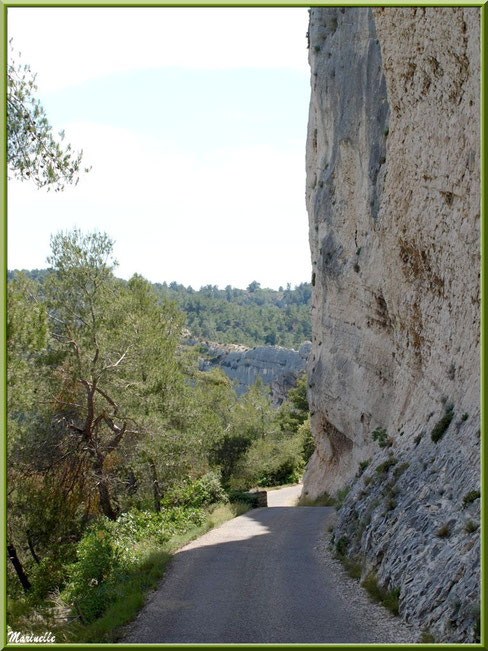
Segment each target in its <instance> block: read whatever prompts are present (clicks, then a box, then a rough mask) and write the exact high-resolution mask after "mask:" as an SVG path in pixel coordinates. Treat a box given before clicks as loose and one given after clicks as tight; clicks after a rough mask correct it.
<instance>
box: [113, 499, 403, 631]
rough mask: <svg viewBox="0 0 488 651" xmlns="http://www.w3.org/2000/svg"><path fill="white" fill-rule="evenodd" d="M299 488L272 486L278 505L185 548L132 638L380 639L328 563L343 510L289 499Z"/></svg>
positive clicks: (136, 624) (257, 511)
mask: <svg viewBox="0 0 488 651" xmlns="http://www.w3.org/2000/svg"><path fill="white" fill-rule="evenodd" d="M299 492H300V487H292V488H286V489H283V490H282V491H271V492H269V493H268V498H270V499H269V503H270V504H272V505H274V504H277V505H276V506H273V508H260V509H254V510H251V511H249V512H247V513H246V514H244V515H241V516H240V517H238V518H235V519H234V520H230V521H228V522H226V523H225V524H223V525H222V526H220V527H218V528H217V529H214V530H212V531H210V532H209V533H207V534H205V535H204V536H202V537H201V538H199V539H198V540H195V541H193V542H192V543H190V544H188V545H186V546H185V547H183V548H182V549H181V550H180V551H179V552H178V553H177V554H176V555H175V556H174V558H173V559H172V561H171V564H170V566H169V567H168V569H167V571H166V574H165V577H164V579H163V581H162V582H161V584H160V586H159V588H158V590H157V591H155V592H154V593H153V595H152V596H151V598H150V599H149V601H148V603H147V604H146V606H145V607H144V608H143V610H142V611H141V612H140V614H139V616H138V617H137V619H136V620H135V622H133V624H132V625H131V628H130V631H129V632H128V635H127V636H126V637H125V639H124V640H123V642H125V643H160V644H164V643H171V644H178V643H180V644H184V643H194V644H197V643H206V644H218V643H226V644H233V643H234V644H237V643H243V644H251V643H263V644H266V643H276V644H280V643H281V644H285V643H302V644H303V643H318V644H320V643H322V644H325V643H341V642H342V643H377V642H379V640H376V639H372V637H374V634H373V633H372V632H371V631H368V622H367V621H364V620H365V617H364V614H363V616H362V617H359V618H358V617H357V614H356V613H355V611H354V607H353V606H352V605H350V604H349V602H348V601H347V599H344V597H343V596H342V595H341V590H340V587H339V588H338V580H337V577H334V576H331V573H330V571H329V572H327V571H326V569H325V568H324V566H323V564H322V563H321V562H320V554H319V551H318V546H319V542H320V539H321V537H322V538H323V535H324V531H326V529H327V527H328V524H329V523H330V522H332V519H333V514H334V510H333V509H332V508H331V507H294V506H281V505H280V503H285V504H289V503H294V502H295V500H296V498H297V496H298V494H299ZM358 590H360V588H359V586H358ZM405 641H406V640H405Z"/></svg>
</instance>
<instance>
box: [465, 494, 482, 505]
mask: <svg viewBox="0 0 488 651" xmlns="http://www.w3.org/2000/svg"><path fill="white" fill-rule="evenodd" d="M479 497H481V494H480V492H479V491H469V493H466V495H465V496H464V497H463V509H465V508H466V507H467V506H468V504H471V503H472V502H474V501H475V500H477V499H478V498H479Z"/></svg>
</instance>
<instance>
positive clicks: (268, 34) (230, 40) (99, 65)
mask: <svg viewBox="0 0 488 651" xmlns="http://www.w3.org/2000/svg"><path fill="white" fill-rule="evenodd" d="M7 15H8V34H9V37H11V36H13V37H14V44H15V48H16V50H20V51H21V52H22V56H23V59H24V60H26V61H27V62H29V63H30V64H31V66H32V69H33V71H37V72H38V73H39V76H38V83H39V88H40V90H41V92H48V91H52V90H56V89H59V88H65V87H68V86H73V85H76V84H79V83H81V82H83V81H86V80H88V79H93V78H96V77H101V76H104V75H108V74H111V73H114V72H119V71H124V70H133V69H141V68H161V67H167V66H169V67H184V68H200V69H222V68H236V67H237V68H238V67H245V68H249V67H250V68H292V69H297V70H300V71H302V72H303V73H304V74H306V75H308V73H309V70H308V64H307V50H306V41H305V34H306V30H307V19H308V17H307V10H306V9H305V8H237V7H227V8H207V7H206V8H189V7H185V8H170V7H158V8H136V7H127V8H103V7H98V8H88V7H86V8H79V7H78V8H77V7H64V8H52V7H42V8H40V7H38V8H28V7H19V8H15V7H10V8H9V9H8V14H7Z"/></svg>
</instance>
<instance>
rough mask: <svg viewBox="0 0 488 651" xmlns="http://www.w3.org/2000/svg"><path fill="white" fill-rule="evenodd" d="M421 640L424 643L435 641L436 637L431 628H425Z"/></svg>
mask: <svg viewBox="0 0 488 651" xmlns="http://www.w3.org/2000/svg"><path fill="white" fill-rule="evenodd" d="M420 642H421V643H422V644H429V643H435V637H434V636H433V635H432V633H431V632H430V631H429V629H424V630H423V631H422V635H421V637H420Z"/></svg>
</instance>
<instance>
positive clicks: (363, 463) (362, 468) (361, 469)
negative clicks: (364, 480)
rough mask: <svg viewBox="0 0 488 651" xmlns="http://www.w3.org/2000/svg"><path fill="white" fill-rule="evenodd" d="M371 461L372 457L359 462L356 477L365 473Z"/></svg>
mask: <svg viewBox="0 0 488 651" xmlns="http://www.w3.org/2000/svg"><path fill="white" fill-rule="evenodd" d="M370 463H371V459H366V461H361V462H360V463H359V468H358V471H357V473H356V477H358V478H359V477H361V475H362V474H363V472H364V471H365V470H366V468H367V467H368V466H369V464H370Z"/></svg>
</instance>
